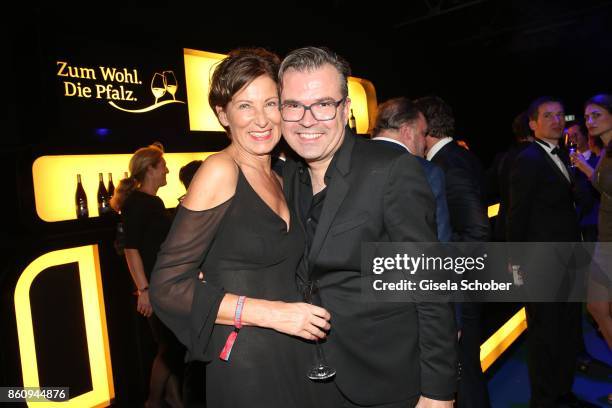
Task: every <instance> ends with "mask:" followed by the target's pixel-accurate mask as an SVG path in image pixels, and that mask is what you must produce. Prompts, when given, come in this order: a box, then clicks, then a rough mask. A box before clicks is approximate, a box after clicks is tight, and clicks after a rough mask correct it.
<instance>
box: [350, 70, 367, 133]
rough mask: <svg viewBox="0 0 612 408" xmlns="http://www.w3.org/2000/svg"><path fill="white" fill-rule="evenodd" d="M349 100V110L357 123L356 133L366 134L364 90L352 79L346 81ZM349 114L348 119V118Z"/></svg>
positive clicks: (365, 98) (365, 97)
mask: <svg viewBox="0 0 612 408" xmlns="http://www.w3.org/2000/svg"><path fill="white" fill-rule="evenodd" d="M348 91H349V95H348V96H349V98H350V99H351V110H352V111H353V115H355V120H356V121H357V133H367V132H368V125H369V120H368V98H367V96H366V92H365V89H364V88H363V86H362V85H361V83H359V82H358V81H357V80H355V79H354V78H349V81H348ZM350 114H351V113H350V112H349V117H350Z"/></svg>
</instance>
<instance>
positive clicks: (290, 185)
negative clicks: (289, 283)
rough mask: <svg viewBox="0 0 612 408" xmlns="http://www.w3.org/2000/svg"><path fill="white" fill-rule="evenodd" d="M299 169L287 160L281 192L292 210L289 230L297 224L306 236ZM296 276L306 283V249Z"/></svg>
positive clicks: (296, 164)
mask: <svg viewBox="0 0 612 408" xmlns="http://www.w3.org/2000/svg"><path fill="white" fill-rule="evenodd" d="M300 169H301V167H300V166H299V164H298V163H297V162H295V161H294V160H292V159H288V160H287V161H286V163H285V167H284V169H283V191H284V192H285V198H286V199H287V205H288V206H289V208H291V209H292V210H293V214H292V218H291V228H294V227H295V226H296V224H297V225H299V228H301V230H302V233H303V234H304V235H306V229H305V228H304V223H303V222H302V216H301V212H300V196H299V193H300ZM296 274H297V276H298V278H299V279H300V280H301V281H302V282H307V281H308V274H309V266H308V254H307V253H306V248H304V257H303V258H302V262H300V264H299V265H298V267H297V270H296Z"/></svg>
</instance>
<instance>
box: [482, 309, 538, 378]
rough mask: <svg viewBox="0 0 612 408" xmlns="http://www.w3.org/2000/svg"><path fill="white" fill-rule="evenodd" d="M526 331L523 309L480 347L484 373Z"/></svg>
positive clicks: (525, 317)
mask: <svg viewBox="0 0 612 408" xmlns="http://www.w3.org/2000/svg"><path fill="white" fill-rule="evenodd" d="M525 329H527V316H526V315H525V308H522V309H521V310H519V311H518V312H517V313H516V314H515V315H514V316H512V317H511V318H510V320H508V321H507V322H506V323H505V324H504V325H503V326H502V327H500V328H499V330H497V331H496V332H495V333H494V334H493V335H492V336H491V337H489V338H488V339H487V341H485V342H484V343H482V345H481V346H480V365H481V367H482V371H486V370H487V368H489V367H490V366H491V365H492V364H493V363H494V362H495V360H497V358H498V357H499V356H501V355H502V353H503V352H504V351H506V349H507V348H508V347H510V345H511V344H512V343H513V342H514V341H515V340H516V339H517V338H518V336H520V335H521V333H523V331H525Z"/></svg>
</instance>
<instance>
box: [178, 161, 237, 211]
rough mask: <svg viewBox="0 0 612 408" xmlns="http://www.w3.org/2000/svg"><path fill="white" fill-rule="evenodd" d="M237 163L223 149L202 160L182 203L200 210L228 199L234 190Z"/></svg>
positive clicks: (189, 207)
mask: <svg viewBox="0 0 612 408" xmlns="http://www.w3.org/2000/svg"><path fill="white" fill-rule="evenodd" d="M237 183H238V165H237V164H236V162H235V161H234V160H233V158H232V157H231V156H230V155H229V154H228V153H227V152H225V151H221V152H219V153H215V154H212V155H210V156H208V157H207V158H206V160H204V162H203V163H202V165H201V166H200V168H199V169H198V171H197V172H196V174H195V175H194V177H193V180H192V182H191V184H190V185H189V189H188V190H187V195H186V196H185V199H184V200H183V202H182V205H183V206H185V207H187V208H188V209H190V210H195V211H201V210H207V209H209V208H212V207H216V206H217V205H219V204H222V203H224V202H225V201H227V200H229V199H230V198H231V197H232V196H233V195H234V193H235V192H236V184H237Z"/></svg>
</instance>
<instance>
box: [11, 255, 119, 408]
mask: <svg viewBox="0 0 612 408" xmlns="http://www.w3.org/2000/svg"><path fill="white" fill-rule="evenodd" d="M72 262H77V263H78V265H79V278H80V282H81V293H82V301H83V315H84V316H85V334H86V337H87V351H88V353H89V367H90V371H91V383H92V386H93V389H92V390H91V391H89V392H86V393H84V394H81V395H78V396H74V397H72V398H71V399H70V400H69V401H64V402H53V401H46V402H35V403H34V402H31V403H30V402H28V406H31V407H40V408H47V407H60V406H61V407H75V408H82V407H100V406H108V405H110V403H111V401H112V399H113V398H114V397H115V390H114V385H113V375H112V367H111V358H110V351H109V346H108V333H107V330H106V314H105V311H104V295H103V291H102V280H101V275H100V259H99V256H98V246H97V245H87V246H82V247H77V248H70V249H62V250H59V251H53V252H49V253H47V254H44V255H42V256H40V257H38V258H37V259H35V260H34V261H33V262H32V263H30V265H28V267H27V268H26V269H25V270H24V271H23V273H22V274H21V276H20V277H19V280H18V281H17V285H16V286H15V317H16V322H17V335H18V340H19V353H20V357H21V371H22V375H23V386H24V387H36V388H38V387H40V380H39V376H38V361H37V358H36V357H37V354H36V345H35V343H34V322H33V321H32V310H31V307H30V287H31V286H32V282H33V281H34V279H36V277H37V276H38V275H39V274H41V273H43V272H44V271H45V270H46V269H48V268H50V267H52V266H56V265H64V264H67V263H72ZM49 295H51V294H49ZM59 369H61V367H60V368H59Z"/></svg>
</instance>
